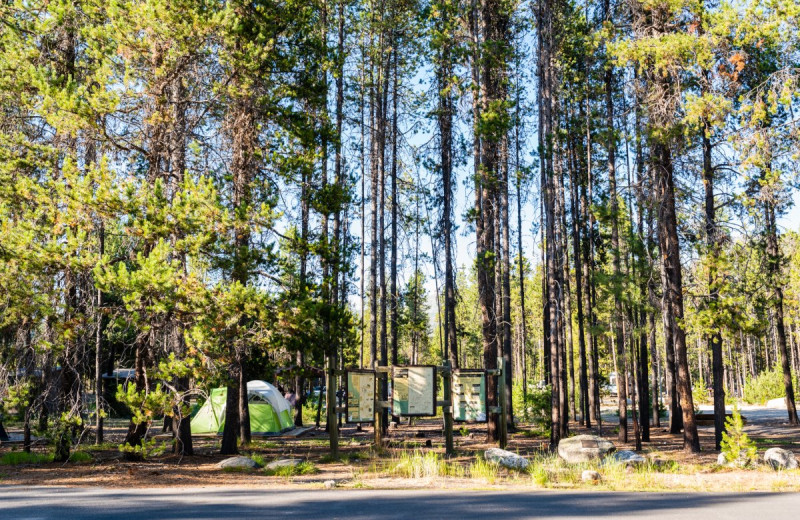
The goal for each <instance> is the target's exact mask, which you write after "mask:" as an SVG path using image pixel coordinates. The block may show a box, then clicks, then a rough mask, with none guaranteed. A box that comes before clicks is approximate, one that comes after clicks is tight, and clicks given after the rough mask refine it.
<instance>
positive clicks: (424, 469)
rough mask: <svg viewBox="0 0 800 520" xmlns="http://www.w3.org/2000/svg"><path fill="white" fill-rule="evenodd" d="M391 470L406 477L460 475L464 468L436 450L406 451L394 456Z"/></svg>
mask: <svg viewBox="0 0 800 520" xmlns="http://www.w3.org/2000/svg"><path fill="white" fill-rule="evenodd" d="M389 472H390V473H392V474H394V475H398V476H401V477H405V478H414V479H418V478H431V477H447V476H452V477H460V476H463V474H464V470H463V468H461V466H457V465H451V464H448V463H447V462H446V461H445V460H444V459H443V458H442V456H441V455H439V454H438V453H436V452H434V451H428V452H422V451H413V452H408V451H404V452H402V453H401V454H400V456H399V457H397V458H394V459H393V460H392V463H391V465H390V467H389Z"/></svg>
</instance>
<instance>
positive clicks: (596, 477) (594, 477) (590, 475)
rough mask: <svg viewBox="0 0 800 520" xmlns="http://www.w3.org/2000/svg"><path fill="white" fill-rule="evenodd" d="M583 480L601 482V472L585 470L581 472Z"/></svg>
mask: <svg viewBox="0 0 800 520" xmlns="http://www.w3.org/2000/svg"><path fill="white" fill-rule="evenodd" d="M581 480H582V481H584V482H599V481H600V473H598V472H596V471H594V470H591V469H586V470H583V473H581Z"/></svg>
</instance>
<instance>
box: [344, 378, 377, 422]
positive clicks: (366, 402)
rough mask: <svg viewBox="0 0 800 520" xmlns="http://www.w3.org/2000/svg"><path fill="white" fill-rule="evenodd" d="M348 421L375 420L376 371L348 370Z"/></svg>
mask: <svg viewBox="0 0 800 520" xmlns="http://www.w3.org/2000/svg"><path fill="white" fill-rule="evenodd" d="M346 420H347V422H349V423H371V422H374V421H375V371H374V370H348V371H347V419H346Z"/></svg>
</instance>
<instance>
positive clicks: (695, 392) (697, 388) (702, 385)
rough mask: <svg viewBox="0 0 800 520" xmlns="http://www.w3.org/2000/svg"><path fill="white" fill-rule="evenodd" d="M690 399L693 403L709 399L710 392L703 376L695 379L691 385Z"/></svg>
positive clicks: (704, 401)
mask: <svg viewBox="0 0 800 520" xmlns="http://www.w3.org/2000/svg"><path fill="white" fill-rule="evenodd" d="M692 400H693V401H694V403H695V405H697V404H701V403H708V402H710V401H711V392H709V391H708V385H706V382H705V381H703V378H698V379H695V381H694V385H693V386H692Z"/></svg>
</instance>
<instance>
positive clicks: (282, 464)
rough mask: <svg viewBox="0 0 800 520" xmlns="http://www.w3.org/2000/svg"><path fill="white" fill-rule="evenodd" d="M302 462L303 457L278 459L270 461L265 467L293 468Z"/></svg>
mask: <svg viewBox="0 0 800 520" xmlns="http://www.w3.org/2000/svg"><path fill="white" fill-rule="evenodd" d="M302 462H303V459H280V460H276V461H273V462H270V463H269V464H267V465H266V468H267V469H273V470H274V469H278V468H294V467H296V466H299V465H300V464H301V463H302Z"/></svg>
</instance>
